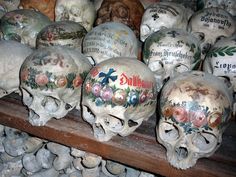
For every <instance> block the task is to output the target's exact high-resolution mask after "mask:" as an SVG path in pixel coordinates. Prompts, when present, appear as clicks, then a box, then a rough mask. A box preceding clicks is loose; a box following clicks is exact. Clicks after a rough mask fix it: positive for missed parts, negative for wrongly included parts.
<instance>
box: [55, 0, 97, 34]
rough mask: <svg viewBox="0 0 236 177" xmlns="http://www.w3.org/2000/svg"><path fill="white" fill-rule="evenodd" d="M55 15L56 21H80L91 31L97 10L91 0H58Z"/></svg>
mask: <svg viewBox="0 0 236 177" xmlns="http://www.w3.org/2000/svg"><path fill="white" fill-rule="evenodd" d="M55 17H56V19H55V20H56V21H65V20H71V21H75V22H78V23H80V24H81V25H82V26H83V27H84V28H85V29H86V30H87V31H90V30H91V29H92V27H93V23H94V21H95V18H96V10H95V7H94V4H93V3H92V2H91V1H90V0H66V1H65V0H57V2H56V7H55Z"/></svg>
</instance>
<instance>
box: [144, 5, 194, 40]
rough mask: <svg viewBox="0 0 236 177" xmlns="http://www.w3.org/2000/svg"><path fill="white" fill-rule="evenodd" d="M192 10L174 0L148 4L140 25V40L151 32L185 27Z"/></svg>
mask: <svg viewBox="0 0 236 177" xmlns="http://www.w3.org/2000/svg"><path fill="white" fill-rule="evenodd" d="M191 15H192V12H191V11H190V10H188V9H187V8H185V7H184V6H183V5H181V4H177V3H174V2H158V3H153V4H152V5H150V6H148V7H147V9H146V10H145V12H144V14H143V17H142V22H141V27H140V40H141V41H143V42H144V41H145V39H146V38H147V37H148V36H150V35H151V34H152V33H154V32H156V31H159V30H161V29H165V28H180V29H184V30H186V29H187V24H188V19H189V17H190V16H191Z"/></svg>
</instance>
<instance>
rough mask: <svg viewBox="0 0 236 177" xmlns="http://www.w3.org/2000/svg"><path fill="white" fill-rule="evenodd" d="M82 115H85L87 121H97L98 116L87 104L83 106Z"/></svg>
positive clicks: (91, 122)
mask: <svg viewBox="0 0 236 177" xmlns="http://www.w3.org/2000/svg"><path fill="white" fill-rule="evenodd" d="M82 113H83V114H82V115H83V119H85V120H86V121H87V122H89V123H90V124H94V123H95V121H96V116H95V114H94V113H93V111H92V110H91V109H90V108H89V107H88V106H86V105H83V106H82Z"/></svg>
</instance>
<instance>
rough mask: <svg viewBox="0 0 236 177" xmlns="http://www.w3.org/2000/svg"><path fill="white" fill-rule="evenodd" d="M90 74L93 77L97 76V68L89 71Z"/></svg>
mask: <svg viewBox="0 0 236 177" xmlns="http://www.w3.org/2000/svg"><path fill="white" fill-rule="evenodd" d="M90 74H91V75H92V76H93V77H95V76H96V75H97V74H98V68H97V67H94V68H93V69H91V71H90Z"/></svg>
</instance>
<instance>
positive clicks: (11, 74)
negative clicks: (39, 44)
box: [0, 40, 32, 98]
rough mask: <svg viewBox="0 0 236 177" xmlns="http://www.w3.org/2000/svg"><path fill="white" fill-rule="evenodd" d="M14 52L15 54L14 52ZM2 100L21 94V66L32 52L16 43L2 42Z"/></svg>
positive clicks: (0, 87)
mask: <svg viewBox="0 0 236 177" xmlns="http://www.w3.org/2000/svg"><path fill="white" fill-rule="evenodd" d="M13 51H14V52H13ZM0 53H1V55H0V63H1V64H0V68H1V69H0V78H1V79H0V98H1V97H3V96H5V95H8V94H10V93H12V92H19V84H20V81H19V72H20V66H21V65H22V63H23V62H24V60H25V58H26V57H27V56H28V55H30V54H31V53H32V50H31V49H30V48H29V47H28V46H26V45H24V44H21V43H19V42H16V41H4V40H3V41H0Z"/></svg>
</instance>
